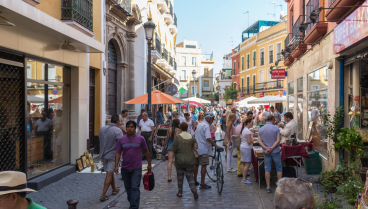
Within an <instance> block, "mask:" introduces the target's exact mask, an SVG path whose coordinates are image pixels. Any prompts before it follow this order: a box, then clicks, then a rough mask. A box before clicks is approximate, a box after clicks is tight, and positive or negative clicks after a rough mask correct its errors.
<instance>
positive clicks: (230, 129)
mask: <svg viewBox="0 0 368 209" xmlns="http://www.w3.org/2000/svg"><path fill="white" fill-rule="evenodd" d="M235 120H236V115H235V114H234V113H231V114H229V116H228V117H227V123H226V134H225V140H227V143H228V144H227V147H228V151H227V172H234V171H236V170H235V169H234V168H232V167H231V158H232V156H231V155H232V154H233V150H234V146H233V143H232V135H234V122H235Z"/></svg>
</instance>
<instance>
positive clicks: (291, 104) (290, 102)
mask: <svg viewBox="0 0 368 209" xmlns="http://www.w3.org/2000/svg"><path fill="white" fill-rule="evenodd" d="M287 95H288V104H287V106H288V108H289V112H294V111H293V109H294V81H292V82H290V83H288V90H287Z"/></svg>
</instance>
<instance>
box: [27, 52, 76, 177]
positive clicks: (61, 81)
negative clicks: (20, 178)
mask: <svg viewBox="0 0 368 209" xmlns="http://www.w3.org/2000/svg"><path fill="white" fill-rule="evenodd" d="M68 73H69V70H68V69H65V68H63V67H61V66H56V65H51V64H47V63H42V62H38V61H34V60H30V59H27V111H28V112H27V113H28V114H27V167H28V170H27V173H28V175H27V177H28V178H32V177H35V176H37V175H40V174H42V173H44V172H46V171H49V170H52V169H54V168H57V167H59V166H62V165H65V164H67V163H69V98H70V93H69V92H70V87H69V86H68V84H69V83H68V82H66V81H69V79H70V77H69V74H68Z"/></svg>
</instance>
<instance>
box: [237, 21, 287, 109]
mask: <svg viewBox="0 0 368 209" xmlns="http://www.w3.org/2000/svg"><path fill="white" fill-rule="evenodd" d="M248 31H250V32H252V33H253V32H257V33H255V34H254V35H253V36H251V37H249V38H244V41H243V42H242V43H241V44H240V48H239V55H238V54H237V53H234V54H233V55H232V58H235V57H236V56H239V59H240V60H239V65H240V70H239V71H240V72H239V89H240V92H241V93H242V94H241V93H240V94H239V96H243V97H249V96H253V97H262V96H266V95H274V96H281V94H282V91H283V89H284V80H283V79H280V80H279V79H272V77H271V71H272V69H282V68H283V61H282V59H281V50H282V47H283V42H284V40H285V37H286V35H287V30H286V21H282V22H274V21H262V20H260V21H257V22H256V23H254V24H253V25H252V26H250V27H249V28H248V29H246V30H245V31H244V32H243V34H247V33H248ZM243 37H244V35H243ZM276 61H278V62H276ZM276 63H277V66H276ZM233 68H234V67H233ZM281 110H282V107H279V111H281Z"/></svg>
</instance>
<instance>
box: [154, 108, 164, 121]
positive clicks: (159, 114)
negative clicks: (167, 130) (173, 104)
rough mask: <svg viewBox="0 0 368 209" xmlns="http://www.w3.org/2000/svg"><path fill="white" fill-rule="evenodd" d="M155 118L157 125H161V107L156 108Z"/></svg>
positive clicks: (162, 118)
mask: <svg viewBox="0 0 368 209" xmlns="http://www.w3.org/2000/svg"><path fill="white" fill-rule="evenodd" d="M156 118H157V123H159V124H161V125H163V124H164V116H163V115H162V107H159V108H158V111H157V114H156Z"/></svg>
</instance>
